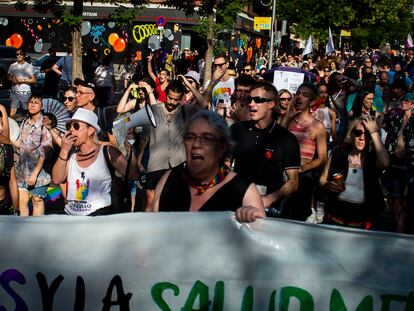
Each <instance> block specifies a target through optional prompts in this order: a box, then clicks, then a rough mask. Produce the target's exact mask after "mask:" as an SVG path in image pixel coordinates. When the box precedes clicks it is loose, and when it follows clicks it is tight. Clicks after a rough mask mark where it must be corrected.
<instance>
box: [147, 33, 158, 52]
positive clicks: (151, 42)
mask: <svg viewBox="0 0 414 311" xmlns="http://www.w3.org/2000/svg"><path fill="white" fill-rule="evenodd" d="M148 48H150V49H151V50H153V51H155V50H158V49H159V48H160V39H159V38H158V36H157V35H153V36H151V37H150V38H149V39H148Z"/></svg>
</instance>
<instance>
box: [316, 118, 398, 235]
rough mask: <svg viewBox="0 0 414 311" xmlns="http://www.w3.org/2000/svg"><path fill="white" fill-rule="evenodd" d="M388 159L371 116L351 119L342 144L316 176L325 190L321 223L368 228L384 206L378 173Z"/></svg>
mask: <svg viewBox="0 0 414 311" xmlns="http://www.w3.org/2000/svg"><path fill="white" fill-rule="evenodd" d="M389 162H390V159H389V155H388V153H387V151H386V150H385V148H384V145H383V144H382V141H381V136H380V132H379V128H378V125H377V123H376V121H375V119H374V118H373V117H371V116H363V117H359V118H356V119H355V120H353V121H352V122H351V124H350V126H349V129H348V134H347V136H346V139H345V145H344V146H342V147H338V148H335V149H333V150H332V154H331V156H330V158H329V160H328V162H327V164H326V166H325V168H324V171H323V173H322V175H321V177H320V184H321V186H322V187H324V188H325V189H326V191H327V196H326V197H327V202H326V205H325V222H326V223H330V224H335V225H340V226H341V225H342V226H349V227H355V228H361V229H370V228H371V227H372V224H373V221H374V220H375V218H376V216H377V214H378V213H379V212H381V211H382V210H383V209H384V207H385V203H384V198H383V196H382V191H381V188H380V183H379V173H380V172H381V171H382V170H383V169H384V168H385V167H387V166H388V165H389Z"/></svg>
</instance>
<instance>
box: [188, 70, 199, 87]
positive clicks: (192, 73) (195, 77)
mask: <svg viewBox="0 0 414 311" xmlns="http://www.w3.org/2000/svg"><path fill="white" fill-rule="evenodd" d="M184 77H186V78H191V79H193V80H194V81H195V82H197V85H200V74H199V73H198V72H196V71H189V72H187V73H186V74H185V75H184Z"/></svg>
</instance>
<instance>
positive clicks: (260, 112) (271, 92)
mask: <svg viewBox="0 0 414 311" xmlns="http://www.w3.org/2000/svg"><path fill="white" fill-rule="evenodd" d="M276 101H277V90H276V88H275V87H274V86H273V85H272V84H271V83H269V82H265V81H263V82H257V83H256V84H254V85H253V86H252V87H251V91H250V96H249V97H248V99H247V103H248V109H249V114H250V121H243V122H237V123H235V124H233V125H232V126H231V133H232V137H233V139H234V141H235V143H236V146H235V150H234V153H233V156H234V161H235V162H234V170H235V171H236V172H237V173H239V174H241V175H243V176H245V177H246V178H248V179H249V180H251V181H252V182H254V183H255V184H256V185H257V188H258V190H259V193H260V194H261V195H262V200H263V204H264V206H265V208H266V209H267V215H268V216H273V217H283V216H284V214H283V205H284V201H285V200H286V198H287V197H288V196H289V195H290V194H292V193H293V192H294V191H295V190H296V188H297V186H298V170H299V167H300V152H299V144H298V141H297V139H296V138H295V136H294V135H293V134H292V133H290V132H289V131H288V130H287V129H285V128H283V127H281V126H279V125H278V124H277V123H276V122H275V120H274V119H273V112H274V109H275V106H276ZM284 175H285V176H286V177H287V179H285V177H284Z"/></svg>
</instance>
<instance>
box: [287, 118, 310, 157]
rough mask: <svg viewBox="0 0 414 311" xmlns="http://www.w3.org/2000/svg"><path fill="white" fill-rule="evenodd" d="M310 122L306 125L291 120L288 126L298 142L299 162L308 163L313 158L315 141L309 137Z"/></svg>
mask: <svg viewBox="0 0 414 311" xmlns="http://www.w3.org/2000/svg"><path fill="white" fill-rule="evenodd" d="M309 127H310V123H309V124H308V125H306V126H303V125H300V124H297V123H296V122H292V124H291V125H290V126H289V131H291V132H292V133H293V134H294V135H295V136H296V139H297V140H298V142H299V147H300V159H301V164H302V165H303V164H306V163H309V162H310V161H312V160H313V157H314V155H315V150H316V143H315V141H313V140H312V139H310V138H309Z"/></svg>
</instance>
